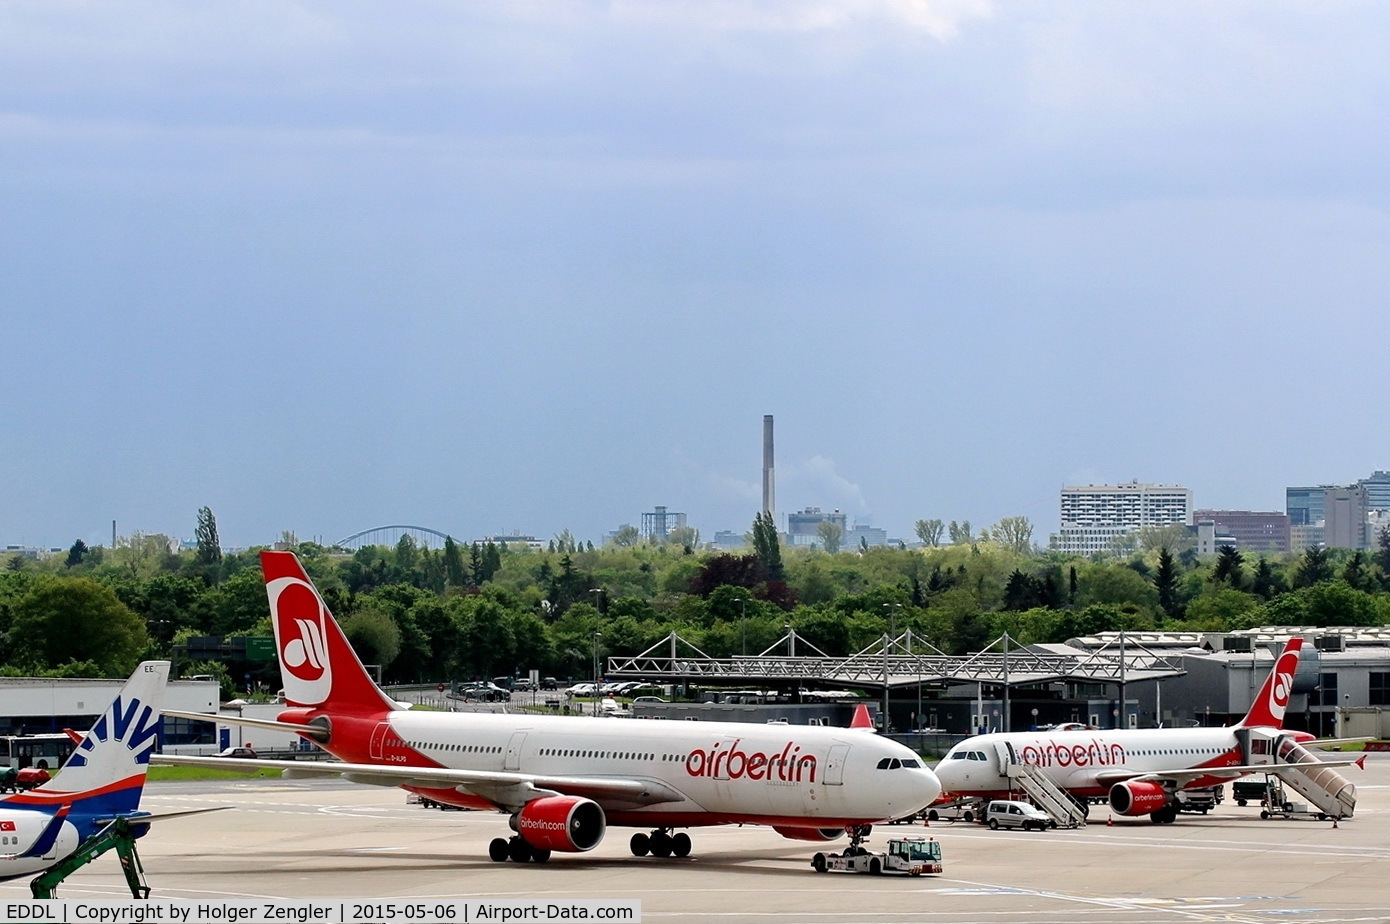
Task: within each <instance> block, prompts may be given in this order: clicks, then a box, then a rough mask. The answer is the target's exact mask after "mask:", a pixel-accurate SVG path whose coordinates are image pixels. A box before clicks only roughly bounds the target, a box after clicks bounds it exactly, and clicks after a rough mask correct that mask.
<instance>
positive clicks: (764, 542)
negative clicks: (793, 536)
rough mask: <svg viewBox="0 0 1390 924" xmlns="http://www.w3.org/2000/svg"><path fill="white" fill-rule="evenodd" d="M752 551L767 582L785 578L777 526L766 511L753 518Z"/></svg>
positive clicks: (780, 540)
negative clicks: (761, 567)
mask: <svg viewBox="0 0 1390 924" xmlns="http://www.w3.org/2000/svg"><path fill="white" fill-rule="evenodd" d="M753 550H754V552H755V553H756V554H757V556H758V561H759V562H761V563H762V566H763V573H764V574H766V575H767V579H768V580H769V581H780V580H783V578H784V576H785V570H784V568H783V566H782V539H781V537H780V536H779V535H778V533H777V524H776V523H774V522H773V521H772V514H770V513H768V512H767V511H763V512H761V513H759V514H758V515H757V516H755V517H754V518H753Z"/></svg>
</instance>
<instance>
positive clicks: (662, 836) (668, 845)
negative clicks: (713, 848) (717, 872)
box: [628, 828, 691, 858]
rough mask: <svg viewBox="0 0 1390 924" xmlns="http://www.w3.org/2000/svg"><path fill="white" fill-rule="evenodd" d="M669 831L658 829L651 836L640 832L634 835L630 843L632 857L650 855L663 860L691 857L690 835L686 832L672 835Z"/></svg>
mask: <svg viewBox="0 0 1390 924" xmlns="http://www.w3.org/2000/svg"><path fill="white" fill-rule="evenodd" d="M669 831H670V829H668V828H657V829H656V830H655V831H653V832H652V833H651V834H642V833H640V832H639V833H637V834H634V835H632V840H630V841H629V842H628V847H630V848H631V849H632V855H633V856H634V857H645V856H646V855H647V854H649V853H650V854H651V855H652V856H654V857H662V858H665V857H670V856H677V857H688V856H690V846H691V845H690V835H689V834H686V833H685V832H684V831H682V832H680V833H678V834H671V833H669Z"/></svg>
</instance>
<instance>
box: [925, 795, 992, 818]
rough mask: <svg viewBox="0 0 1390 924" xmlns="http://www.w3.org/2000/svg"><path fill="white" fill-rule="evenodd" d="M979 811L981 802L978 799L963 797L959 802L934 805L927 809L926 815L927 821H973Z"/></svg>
mask: <svg viewBox="0 0 1390 924" xmlns="http://www.w3.org/2000/svg"><path fill="white" fill-rule="evenodd" d="M979 811H980V802H979V800H978V799H962V800H960V801H957V802H946V803H943V804H941V805H933V806H932V807H931V808H929V809H927V810H926V813H925V817H926V819H927V821H965V822H971V821H974V820H975V818H976V815H977V813H978V812H979ZM918 814H922V813H918Z"/></svg>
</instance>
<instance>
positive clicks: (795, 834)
mask: <svg viewBox="0 0 1390 924" xmlns="http://www.w3.org/2000/svg"><path fill="white" fill-rule="evenodd" d="M772 830H774V831H776V832H777V833H778V834H780V835H782V836H783V837H785V838H790V839H791V840H794V841H833V840H835V838H837V837H844V836H845V829H844V828H788V827H783V826H781V825H775V826H773V828H772Z"/></svg>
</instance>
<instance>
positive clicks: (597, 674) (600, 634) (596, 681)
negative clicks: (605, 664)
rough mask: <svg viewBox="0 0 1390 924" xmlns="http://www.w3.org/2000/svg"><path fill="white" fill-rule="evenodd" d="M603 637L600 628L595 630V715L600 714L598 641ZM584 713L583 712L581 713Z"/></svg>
mask: <svg viewBox="0 0 1390 924" xmlns="http://www.w3.org/2000/svg"><path fill="white" fill-rule="evenodd" d="M602 637H603V633H602V632H601V631H599V630H598V629H595V630H594V715H598V700H599V695H598V681H599V673H598V641H599V639H600V638H602ZM580 714H581V715H582V714H583V713H582V712H581V713H580Z"/></svg>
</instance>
